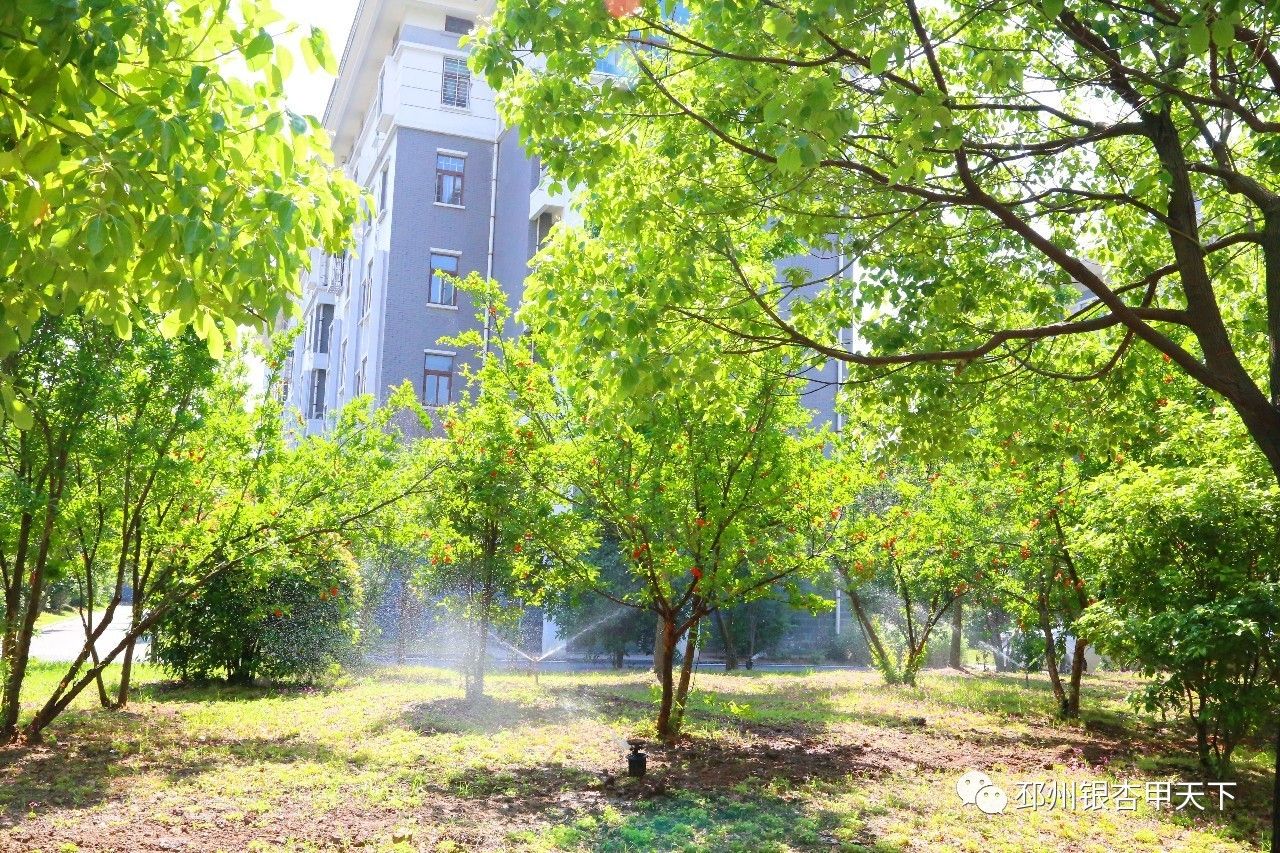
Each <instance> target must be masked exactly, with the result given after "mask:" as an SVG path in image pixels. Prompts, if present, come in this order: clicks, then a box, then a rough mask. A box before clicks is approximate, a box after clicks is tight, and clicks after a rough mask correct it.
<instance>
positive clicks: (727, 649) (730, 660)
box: [715, 607, 738, 672]
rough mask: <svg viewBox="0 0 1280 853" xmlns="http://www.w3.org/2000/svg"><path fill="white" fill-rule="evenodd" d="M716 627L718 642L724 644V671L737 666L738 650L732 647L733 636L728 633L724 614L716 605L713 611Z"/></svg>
mask: <svg viewBox="0 0 1280 853" xmlns="http://www.w3.org/2000/svg"><path fill="white" fill-rule="evenodd" d="M715 618H716V628H717V629H718V630H719V631H720V642H721V643H723V644H724V671H725V672H728V671H729V670H731V669H737V668H738V652H737V649H735V648H734V647H733V637H732V636H731V635H730V634H729V626H728V625H726V624H725V621H724V614H722V613H721V612H720V608H719V607H717V608H716V611H715Z"/></svg>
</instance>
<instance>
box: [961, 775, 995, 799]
mask: <svg viewBox="0 0 1280 853" xmlns="http://www.w3.org/2000/svg"><path fill="white" fill-rule="evenodd" d="M990 784H991V777H990V776H988V775H987V774H986V773H983V772H981V771H978V770H970V771H969V772H968V773H966V774H964V775H963V776H961V777H960V780H959V781H958V782H956V793H957V794H959V795H960V802H962V803H964V804H965V805H966V806H971V805H973V804H974V803H976V802H977V801H978V792H979V791H981V790H982V789H983V788H985V787H987V786H988V785H990Z"/></svg>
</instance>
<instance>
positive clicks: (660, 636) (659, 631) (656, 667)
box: [653, 616, 666, 681]
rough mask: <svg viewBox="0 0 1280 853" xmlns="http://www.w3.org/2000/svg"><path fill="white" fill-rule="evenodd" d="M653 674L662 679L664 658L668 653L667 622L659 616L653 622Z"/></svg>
mask: <svg viewBox="0 0 1280 853" xmlns="http://www.w3.org/2000/svg"><path fill="white" fill-rule="evenodd" d="M653 624H654V630H653V674H654V675H655V676H657V677H658V681H662V673H663V664H662V658H663V655H664V654H665V653H666V646H665V645H664V644H665V643H666V628H665V626H666V623H665V622H663V621H662V617H661V616H659V617H658V618H657V620H656V621H655V622H654V623H653Z"/></svg>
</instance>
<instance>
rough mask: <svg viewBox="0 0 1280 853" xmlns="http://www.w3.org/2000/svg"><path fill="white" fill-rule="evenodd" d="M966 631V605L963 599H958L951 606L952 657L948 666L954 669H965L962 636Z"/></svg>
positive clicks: (948, 661)
mask: <svg viewBox="0 0 1280 853" xmlns="http://www.w3.org/2000/svg"><path fill="white" fill-rule="evenodd" d="M963 631H964V605H963V604H961V599H959V598H957V599H956V600H955V602H954V603H953V604H952V605H951V655H950V657H949V658H948V660H947V665H948V666H950V667H951V668H952V669H963V668H964V661H963V660H961V659H960V656H961V647H962V643H961V639H962V637H961V635H962V633H963Z"/></svg>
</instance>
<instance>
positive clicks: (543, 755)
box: [0, 664, 1271, 853]
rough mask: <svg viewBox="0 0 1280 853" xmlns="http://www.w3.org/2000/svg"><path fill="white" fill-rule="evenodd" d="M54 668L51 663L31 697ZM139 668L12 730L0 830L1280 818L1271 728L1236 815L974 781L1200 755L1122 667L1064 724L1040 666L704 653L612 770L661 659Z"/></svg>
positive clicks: (495, 830) (1074, 846) (680, 844)
mask: <svg viewBox="0 0 1280 853" xmlns="http://www.w3.org/2000/svg"><path fill="white" fill-rule="evenodd" d="M62 671H63V669H62V667H61V666H59V665H48V664H41V665H39V666H37V667H36V668H35V670H34V672H33V676H32V678H31V681H30V683H29V685H28V688H29V689H28V691H27V693H26V696H25V699H26V701H27V702H28V703H29V704H31V705H34V704H35V703H36V702H37V701H38V699H39V697H40V696H41V695H43V694H44V693H47V691H48V690H49V689H50V688H51V687H52V686H53V685H54V684H55V683H56V681H57V679H58V678H60V677H61V674H62ZM135 672H136V677H137V679H138V682H137V683H138V684H140V689H139V691H138V694H137V698H136V699H135V701H134V702H133V703H132V704H131V705H130V707H129V708H128V709H127V710H126V711H124V712H107V711H103V710H100V709H98V708H96V707H94V706H95V705H96V696H94V695H93V693H92V692H88V693H86V694H85V695H84V696H82V697H81V698H80V700H79V701H78V702H77V705H76V707H75V708H74V709H73V711H72V712H71V713H69V714H68V715H67V716H66V717H65V718H64V719H62V720H60V721H59V722H58V724H57V725H56V726H55V727H54V728H53V730H52V732H51V735H52V737H51V742H50V743H49V744H48V745H46V746H42V747H39V748H32V749H16V750H15V749H11V750H7V751H4V752H0V849H10V848H11V847H12V848H13V849H18V850H42V851H49V850H59V849H83V850H100V849H149V848H153V847H158V848H167V847H172V849H184V850H209V851H214V850H219V849H221V850H240V849H244V850H249V849H260V850H340V849H348V848H350V847H351V846H352V845H355V844H357V843H358V844H361V845H364V849H374V850H399V849H403V850H450V849H458V850H475V849H513V850H583V851H586V850H596V851H628V850H716V851H721V850H810V849H812V850H830V849H841V850H854V851H857V850H862V851H878V853H888V851H917V850H920V851H924V850H928V851H934V850H954V851H970V850H972V851H1039V850H1043V851H1053V850H1080V851H1095V850H1096V851H1109V850H1123V851H1126V853H1129V851H1148V850H1152V851H1154V850H1171V849H1177V850H1186V851H1201V853H1208V851H1213V853H1239V851H1260V850H1262V849H1263V846H1262V845H1263V841H1262V839H1263V838H1264V836H1265V833H1266V832H1268V831H1269V828H1268V826H1267V822H1266V812H1267V808H1268V806H1269V800H1268V788H1267V785H1268V778H1267V776H1266V769H1267V766H1268V763H1269V762H1270V760H1271V756H1270V754H1269V753H1268V752H1267V751H1266V750H1265V749H1263V748H1261V745H1255V746H1254V747H1250V748H1246V749H1245V750H1243V754H1242V764H1241V788H1240V791H1239V799H1238V800H1237V802H1235V803H1231V804H1229V806H1228V810H1227V811H1226V812H1225V813H1222V814H1219V813H1216V812H1206V813H1204V814H1199V813H1195V814H1191V813H1172V812H1169V811H1157V810H1152V809H1149V808H1145V807H1143V808H1139V809H1138V810H1137V811H1136V812H1133V813H1118V812H1116V811H1113V810H1108V811H1102V812H1087V811H1081V810H1076V811H1065V810H1055V811H1034V812H1032V811H1022V812H1013V811H1010V812H1008V813H1006V814H1002V815H994V816H987V815H984V814H982V813H980V812H978V811H976V810H975V809H974V808H973V807H971V806H965V805H963V804H962V803H960V801H959V799H958V798H957V797H956V795H955V793H954V785H955V781H956V779H957V778H958V777H959V775H960V774H961V773H962V772H963V771H964V770H965V769H967V768H970V767H976V768H980V769H983V770H985V771H986V772H987V773H989V775H990V776H991V777H992V779H993V780H994V781H995V782H996V784H999V785H1001V786H1002V787H1004V788H1005V789H1006V790H1007V791H1008V792H1009V793H1010V796H1011V797H1012V796H1013V792H1014V791H1015V790H1016V788H1017V784H1018V782H1020V781H1028V780H1034V781H1039V780H1056V781H1059V782H1085V781H1096V780H1111V781H1119V780H1121V779H1126V780H1132V781H1138V782H1145V781H1147V780H1152V779H1173V778H1188V777H1187V776H1186V775H1185V773H1186V767H1185V766H1184V765H1183V764H1181V763H1180V760H1181V759H1182V758H1183V757H1184V756H1185V753H1184V750H1185V748H1186V747H1187V746H1188V743H1187V739H1186V732H1185V731H1184V730H1182V729H1181V728H1180V727H1179V726H1177V725H1173V724H1166V723H1162V722H1161V721H1159V720H1157V719H1154V718H1149V717H1145V716H1140V715H1134V714H1132V713H1131V712H1130V711H1129V709H1128V706H1127V705H1126V703H1125V696H1126V695H1127V693H1128V692H1129V691H1131V690H1132V689H1133V688H1134V687H1135V684H1134V682H1132V681H1130V680H1127V679H1125V678H1122V677H1118V676H1090V677H1089V679H1088V684H1087V689H1086V695H1085V703H1084V704H1085V707H1086V712H1085V716H1084V719H1082V720H1081V721H1077V722H1073V723H1069V724H1068V723H1063V722H1060V721H1058V720H1057V719H1056V718H1054V716H1053V714H1052V710H1053V702H1052V696H1051V694H1050V692H1049V691H1048V686H1047V682H1046V681H1045V680H1044V679H1043V678H1035V677H1032V678H1031V679H1029V680H1025V679H1024V678H1023V677H1022V676H1016V677H1014V676H1008V677H1005V676H1000V677H997V676H994V675H991V676H963V675H957V674H936V673H927V674H925V675H924V676H923V677H922V678H921V682H920V685H919V686H918V687H917V688H913V689H902V688H889V687H885V686H884V685H882V684H880V683H879V681H878V680H877V678H876V677H875V676H874V675H873V674H871V673H862V672H846V671H823V672H819V673H808V674H782V673H759V672H757V673H749V674H742V675H736V674H733V675H724V674H707V673H700V674H698V675H697V680H696V682H695V692H694V693H693V695H692V701H691V707H690V709H689V721H688V727H687V733H686V734H687V736H686V737H685V738H682V739H681V741H680V742H679V743H677V744H676V745H674V746H672V747H669V748H668V747H666V746H662V745H653V746H651V747H650V748H649V753H650V758H649V761H650V771H651V772H650V775H649V777H647V778H646V780H644V781H643V782H636V781H635V780H629V779H627V778H625V777H623V776H621V775H620V774H622V773H623V772H624V768H625V758H624V753H625V751H626V750H625V741H626V739H627V738H628V737H633V736H647V735H648V734H649V733H650V726H651V718H652V713H653V708H654V702H655V699H656V688H655V685H654V684H653V681H652V678H651V677H650V676H649V675H648V674H647V673H613V672H600V673H574V674H567V675H543V676H542V677H541V680H540V683H539V684H534V683H533V681H532V679H531V678H529V677H527V676H524V675H511V674H506V675H503V674H495V675H494V676H492V677H491V679H490V683H489V693H490V698H489V699H487V700H485V701H483V702H479V703H475V704H468V703H466V702H464V701H463V699H462V691H461V684H460V681H459V679H458V677H457V676H456V675H455V674H454V673H452V672H448V671H444V670H437V669H429V668H389V669H383V670H377V671H370V672H367V673H363V674H360V675H356V676H352V677H350V678H348V679H347V680H346V681H344V682H343V683H340V684H336V685H332V686H330V687H327V688H323V689H319V688H311V689H307V688H297V689H278V690H266V689H254V688H229V687H224V686H205V687H189V688H188V687H175V686H173V685H169V684H166V683H164V681H163V680H162V674H161V673H160V672H159V671H158V670H156V669H154V668H152V667H149V666H146V665H143V666H140V667H138V668H137V669H136V670H135ZM108 681H109V682H110V681H114V677H111V676H109V677H108ZM919 719H923V720H924V721H925V723H924V725H920V724H919ZM1144 805H1145V804H1144Z"/></svg>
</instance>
